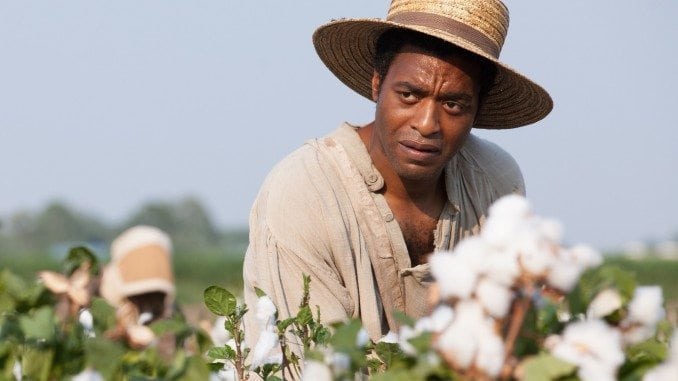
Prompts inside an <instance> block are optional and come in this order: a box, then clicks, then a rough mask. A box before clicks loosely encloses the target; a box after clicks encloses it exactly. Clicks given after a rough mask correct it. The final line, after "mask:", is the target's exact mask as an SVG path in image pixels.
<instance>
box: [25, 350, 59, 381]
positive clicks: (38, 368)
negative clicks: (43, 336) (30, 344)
mask: <svg viewBox="0 0 678 381" xmlns="http://www.w3.org/2000/svg"><path fill="white" fill-rule="evenodd" d="M53 357H54V351H53V350H52V349H38V348H28V349H27V350H26V351H25V352H24V354H23V358H22V359H21V368H22V370H23V373H24V377H26V378H27V379H29V380H41V381H42V380H44V381H47V380H48V378H49V374H50V371H51V368H52V359H53Z"/></svg>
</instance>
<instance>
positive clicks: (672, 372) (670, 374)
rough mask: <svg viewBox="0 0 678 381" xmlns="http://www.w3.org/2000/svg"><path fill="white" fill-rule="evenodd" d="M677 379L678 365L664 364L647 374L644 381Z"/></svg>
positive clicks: (673, 380)
mask: <svg viewBox="0 0 678 381" xmlns="http://www.w3.org/2000/svg"><path fill="white" fill-rule="evenodd" d="M677 378H678V363H664V364H661V365H659V366H657V367H655V368H653V369H650V370H649V371H648V372H647V373H645V375H644V376H643V381H676V379H677Z"/></svg>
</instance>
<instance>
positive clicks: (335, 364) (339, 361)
mask: <svg viewBox="0 0 678 381" xmlns="http://www.w3.org/2000/svg"><path fill="white" fill-rule="evenodd" d="M330 363H331V364H332V365H331V367H332V371H333V373H334V374H342V373H345V372H348V371H349V370H350V369H351V357H349V355H347V354H346V353H341V352H335V353H332V355H331V356H330Z"/></svg>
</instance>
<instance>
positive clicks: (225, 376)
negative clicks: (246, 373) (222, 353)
mask: <svg viewBox="0 0 678 381" xmlns="http://www.w3.org/2000/svg"><path fill="white" fill-rule="evenodd" d="M210 381H238V375H237V374H236V371H235V368H234V367H233V364H231V363H226V364H224V367H223V368H221V369H220V370H219V371H218V372H217V373H210Z"/></svg>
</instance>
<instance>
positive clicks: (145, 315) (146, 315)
mask: <svg viewBox="0 0 678 381" xmlns="http://www.w3.org/2000/svg"><path fill="white" fill-rule="evenodd" d="M151 321H153V313H152V312H142V313H141V314H139V319H137V324H140V325H146V324H147V323H150V322H151Z"/></svg>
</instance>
